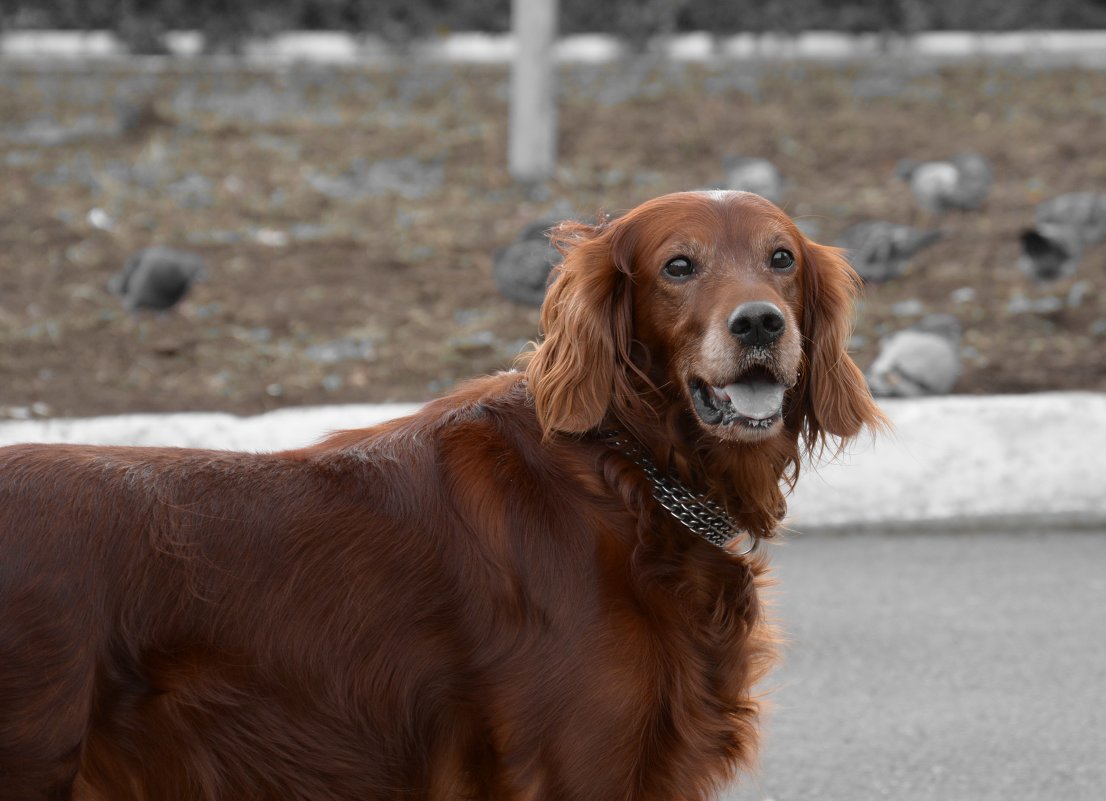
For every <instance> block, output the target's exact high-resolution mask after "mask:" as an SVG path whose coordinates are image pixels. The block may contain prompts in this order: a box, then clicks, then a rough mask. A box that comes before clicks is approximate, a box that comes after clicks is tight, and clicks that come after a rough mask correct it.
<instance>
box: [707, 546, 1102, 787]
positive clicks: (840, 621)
mask: <svg viewBox="0 0 1106 801" xmlns="http://www.w3.org/2000/svg"><path fill="white" fill-rule="evenodd" d="M950 534H953V535H955V536H939V535H928V536H919V535H910V534H901V533H900V534H896V535H894V536H884V535H879V534H869V535H865V536H816V537H811V536H800V535H795V536H792V537H790V538H789V539H788V541H787V542H786V543H785V544H783V545H781V546H776V547H773V549H772V560H773V563H774V565H775V566H776V574H777V577H778V580H779V584H778V587H777V589H776V595H777V603H776V610H777V614H776V616H777V618H778V619H779V620H781V622H782V624H783V626H784V628H785V630H786V633H787V635H788V637H789V639H790V644H789V645H787V646H786V648H785V651H784V661H783V664H782V667H781V668H779V669H777V671H776V672H775V673H774V674H773V675H772V676H771V678H770V679H769V680H768V682H767V685H768V687H769V688H771V693H770V695H769V698H770V699H771V702H772V705H773V707H774V708H773V709H770V710H769V713H768V715H767V717H766V725H765V738H764V743H763V748H762V766H761V771H760V773H759V774H758V775H756V776H753V777H751V778H747V779H745V780H744V781H743V782H742V783H741V784H740V785H739V786H738V788H736V789H734V790H732V791H730V792H728V793H725V794H724V795H723V798H724V799H725V801H762V799H772V800H773V801H867V800H868V799H872V800H873V801H875V800H876V799H879V801H887V800H888V799H894V801H930V800H931V799H932V800H933V801H959V800H964V801H969V800H970V801H989V800H991V799H993V800H994V801H1021V800H1023V799H1024V801H1038V800H1044V799H1048V801H1053V800H1056V801H1102V799H1104V798H1106V536H1104V534H1106V531H1097V532H1078V533H1054V532H1049V533H1033V534H1029V533H1025V532H1019V533H1017V534H1009V533H1007V534H964V533H960V532H950Z"/></svg>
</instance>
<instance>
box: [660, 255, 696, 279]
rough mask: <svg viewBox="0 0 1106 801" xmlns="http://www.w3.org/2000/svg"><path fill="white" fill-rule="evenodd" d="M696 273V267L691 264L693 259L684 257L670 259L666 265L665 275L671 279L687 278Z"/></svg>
mask: <svg viewBox="0 0 1106 801" xmlns="http://www.w3.org/2000/svg"><path fill="white" fill-rule="evenodd" d="M694 272H695V265H694V264H692V263H691V259H689V258H686V257H684V256H677V257H676V258H674V259H669V260H668V262H667V263H666V264H665V265H664V274H665V275H667V276H668V277H669V278H687V277H688V276H689V275H691V274H692V273H694Z"/></svg>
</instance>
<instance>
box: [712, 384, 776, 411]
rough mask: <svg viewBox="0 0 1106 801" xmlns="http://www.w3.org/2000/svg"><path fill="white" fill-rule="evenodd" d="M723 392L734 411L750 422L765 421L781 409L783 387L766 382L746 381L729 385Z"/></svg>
mask: <svg viewBox="0 0 1106 801" xmlns="http://www.w3.org/2000/svg"><path fill="white" fill-rule="evenodd" d="M722 391H723V392H725V393H726V395H728V396H729V398H730V403H732V404H733V407H734V410H735V411H736V412H737V413H738V414H740V415H741V416H742V417H748V418H749V419H750V420H767V419H768V418H770V417H775V416H776V415H777V414H779V413H780V409H782V408H783V386H782V385H780V384H776V383H772V382H768V381H747V382H745V383H741V384H729V385H727V386H726V388H725V389H724V390H722Z"/></svg>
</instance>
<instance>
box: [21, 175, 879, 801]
mask: <svg viewBox="0 0 1106 801" xmlns="http://www.w3.org/2000/svg"><path fill="white" fill-rule="evenodd" d="M554 238H555V240H556V241H557V242H558V243H559V246H560V247H561V248H562V249H563V250H564V251H565V254H566V255H565V260H564V262H563V264H562V265H561V267H560V268H559V273H558V277H557V278H556V280H555V281H554V283H553V285H552V286H551V288H550V290H549V294H548V297H547V299H546V301H545V305H544V307H543V311H542V324H543V328H544V332H545V339H544V341H543V342H542V343H541V344H540V345H538V346H537V348H536V350H535V351H534V352H533V353H531V354H529V356H528V358H526V359H525V360H524V361H523V363H522V364H521V365H520V370H519V372H515V373H507V374H501V375H497V376H493V377H488V378H483V379H478V380H476V381H474V382H472V383H469V384H468V385H466V386H464V387H462V388H461V389H460V390H458V391H457V392H455V393H453V394H451V395H449V396H447V397H444V398H442V399H440V400H438V401H435V402H433V403H430V404H428V405H427V406H425V407H424V408H423V409H422V410H421V411H419V412H418V413H417V414H415V415H413V416H411V417H407V418H403V419H399V420H395V421H392V422H389V423H387V424H384V425H381V426H377V427H375V428H370V429H366V430H360V431H346V432H343V433H338V434H335V435H333V436H331V437H330V438H328V439H326V440H324V441H323V442H321V443H319V444H318V445H315V446H313V447H309V448H305V449H302V450H296V451H288V452H282V453H273V454H260V455H259V454H244V453H230V452H220V451H197V450H177V449H170V448H102V447H79V446H45V445H24V446H15V447H10V448H6V449H3V450H0V777H2V778H0V783H2V786H3V790H2V791H0V795H2V796H3V798H5V799H12V800H13V801H14V800H16V799H65V798H71V797H76V798H84V799H100V800H101V801H109V799H110V801H127V800H132V801H159V800H161V799H208V800H209V801H216V799H225V800H226V801H232V800H233V801H248V800H253V799H257V800H260V799H274V801H275V800H276V799H280V800H281V801H285V800H286V799H304V800H305V801H306V800H310V801H324V800H325V799H350V800H351V801H353V800H354V799H356V801H370V799H399V798H404V799H463V798H464V799H470V798H477V799H527V800H528V801H536V800H537V799H557V800H558V801H571V800H572V799H588V801H597V800H599V799H665V800H666V801H676V800H677V799H680V800H683V799H701V798H705V797H707V796H708V794H709V793H710V792H711V791H712V790H713V789H714V788H716V787H717V785H718V784H719V783H720V782H722V781H725V780H727V779H729V778H731V777H732V776H733V775H734V773H735V771H736V770H738V769H740V768H742V767H744V766H747V765H748V763H749V761H750V759H751V758H752V756H753V754H754V749H755V746H756V739H757V734H756V719H757V702H756V699H755V697H754V695H753V690H752V687H753V684H754V682H755V681H756V680H757V679H758V677H760V676H762V675H763V673H764V671H765V669H766V668H767V667H768V665H769V663H770V659H771V657H772V655H773V636H772V631H771V628H770V626H769V625H768V624H767V623H766V621H765V616H764V613H763V607H762V601H761V599H760V598H759V596H758V587H759V586H760V585H761V584H762V583H763V577H764V574H765V570H766V567H765V563H764V560H763V558H762V557H760V556H741V555H738V554H737V553H735V550H734V549H726V548H720V547H718V546H717V545H715V544H712V543H711V542H708V541H707V539H713V540H722V539H727V538H728V537H730V536H731V535H733V534H735V533H736V530H737V529H742V530H744V532H745V533H746V535H747V536H748V537H751V538H756V537H766V536H770V535H771V534H772V533H773V531H774V529H775V528H776V526H777V524H778V521H779V517H780V515H781V514H782V513H783V510H784V496H783V492H782V490H781V482H782V483H784V484H787V483H788V482H793V481H794V478H795V476H796V474H797V471H798V464H799V453H800V443H801V441H804V440H805V442H806V444H807V445H808V446H811V447H813V446H816V445H818V444H819V443H822V442H823V441H824V439H825V438H826V437H827V436H828V435H836V436H839V437H851V436H854V435H855V434H857V433H858V431H859V430H860V429H861V427H862V426H865V425H878V424H879V423H880V420H881V416H880V414H879V411H878V410H877V408H876V407H875V406H874V405H873V403H872V401H871V398H870V396H869V394H868V391H867V388H866V386H865V383H864V380H863V378H862V377H861V374H860V372H859V371H858V370H857V368H856V367H855V365H854V364H853V362H852V361H851V360H850V359H849V357H848V355H847V354H846V352H845V343H846V339H847V334H848V330H849V321H850V305H851V304H850V301H851V294H852V292H853V291H854V288H855V285H856V279H855V276H854V274H853V273H852V271H851V270H850V269H849V267H848V265H847V264H846V263H845V262H844V261H843V260H842V259H841V257H840V256H839V255H838V254H837V252H836V251H834V250H832V249H828V248H824V247H821V246H819V245H815V244H813V243H812V242H810V241H808V240H807V239H805V238H804V237H803V236H802V235H801V234H800V233H799V231H798V230H797V229H796V228H795V226H794V225H792V223H791V221H790V220H789V219H788V217H787V216H786V215H785V214H783V213H782V212H781V211H780V210H779V209H777V208H776V207H775V206H773V205H772V204H771V203H768V202H767V201H765V200H763V199H762V198H759V197H757V196H755V195H750V194H747V193H740V192H732V193H682V194H675V195H668V196H665V197H661V198H658V199H656V200H654V201H651V202H648V203H646V204H644V205H642V206H641V207H639V208H637V209H634V210H633V211H631V212H629V213H628V214H626V215H625V216H623V217H621V218H620V219H617V220H615V221H613V222H609V223H605V224H600V225H595V226H591V225H584V224H565V225H563V226H562V227H560V228H558V229H557V230H556V231H555V232H554ZM649 472H652V473H654V474H655V475H656V476H657V479H656V480H653V479H650V477H649ZM674 498H675V500H673V499H674ZM666 507H671V508H672V509H674V510H675V512H670V511H669V510H668V508H666ZM688 510H690V511H688ZM704 521H705V522H704ZM732 527H734V530H732V531H731V530H730V529H731V528H732ZM720 532H721V533H722V534H721V536H720V534H719V533H720ZM700 535H701V536H700Z"/></svg>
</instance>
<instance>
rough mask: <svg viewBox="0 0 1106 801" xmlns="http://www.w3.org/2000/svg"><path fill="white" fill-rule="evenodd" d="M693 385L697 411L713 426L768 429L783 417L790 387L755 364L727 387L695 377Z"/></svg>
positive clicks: (750, 430) (751, 429) (691, 387)
mask: <svg viewBox="0 0 1106 801" xmlns="http://www.w3.org/2000/svg"><path fill="white" fill-rule="evenodd" d="M689 388H690V390H691V400H692V404H693V405H694V407H695V412H696V414H698V415H699V419H700V420H702V421H703V422H704V423H706V424H707V425H710V426H727V427H735V428H737V429H738V430H745V431H748V432H750V433H755V432H768V431H770V430H771V429H772V428H774V427H775V425H776V424H777V423H778V422H779V421H780V420H781V419H782V418H783V398H784V393H785V392H786V391H787V386H786V385H785V384H784V383H783V382H781V381H780V380H779V378H777V377H776V376H775V375H774V374H773V373H772V372H771V371H770V370H767V369H766V368H763V367H754V368H753V369H751V370H748V371H746V372H745V373H742V374H741V375H740V376H738V377H737V378H736V379H734V381H733V382H732V383H729V384H726V385H725V386H715V385H713V384H711V383H708V382H707V381H704V380H702V379H699V378H694V379H692V380H691V381H690V382H689Z"/></svg>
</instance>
